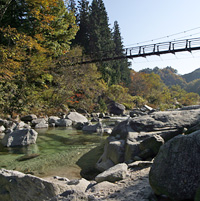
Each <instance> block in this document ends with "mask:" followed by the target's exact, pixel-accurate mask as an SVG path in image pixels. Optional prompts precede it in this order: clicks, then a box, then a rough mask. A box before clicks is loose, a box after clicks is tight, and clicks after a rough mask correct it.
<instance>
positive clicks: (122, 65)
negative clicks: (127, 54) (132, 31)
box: [113, 21, 130, 85]
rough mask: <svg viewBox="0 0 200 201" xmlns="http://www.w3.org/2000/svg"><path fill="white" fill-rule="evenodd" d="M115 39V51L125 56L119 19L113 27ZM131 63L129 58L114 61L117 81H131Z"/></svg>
mask: <svg viewBox="0 0 200 201" xmlns="http://www.w3.org/2000/svg"><path fill="white" fill-rule="evenodd" d="M113 41H114V44H115V49H114V53H115V55H116V56H124V49H123V48H124V46H123V43H122V37H121V33H120V27H119V24H118V22H117V21H115V22H114V28H113ZM129 66H130V63H129V62H128V59H122V60H117V61H114V62H113V68H114V69H115V77H116V82H117V83H120V82H122V83H125V84H126V85H128V84H129V83H130V70H129V68H128V67H129Z"/></svg>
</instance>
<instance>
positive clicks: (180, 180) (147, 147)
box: [0, 106, 200, 201]
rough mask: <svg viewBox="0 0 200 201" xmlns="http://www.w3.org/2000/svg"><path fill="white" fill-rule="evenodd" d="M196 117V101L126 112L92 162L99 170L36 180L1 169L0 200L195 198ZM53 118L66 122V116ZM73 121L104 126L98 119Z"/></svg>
mask: <svg viewBox="0 0 200 201" xmlns="http://www.w3.org/2000/svg"><path fill="white" fill-rule="evenodd" d="M199 120H200V106H191V107H185V108H182V109H180V110H174V111H165V112H152V111H151V112H150V113H145V114H143V113H141V112H140V113H139V114H138V113H135V114H131V115H130V117H128V116H127V118H126V119H125V120H123V121H121V122H118V124H117V125H116V126H115V127H114V129H113V130H112V132H111V134H110V136H109V137H108V138H107V140H106V143H105V146H104V151H103V150H102V155H101V157H100V158H99V160H98V162H97V163H96V166H95V168H96V169H97V170H98V171H100V172H101V173H99V174H97V175H96V177H95V178H94V179H92V180H86V179H84V178H82V179H71V180H69V178H66V177H60V176H58V175H55V176H54V177H46V178H43V179H41V178H38V177H35V176H32V175H26V174H23V173H20V172H17V171H13V170H6V169H2V170H0V200H5V201H10V200H11V201H12V200H13V201H14V200H22V201H23V200H30V201H32V200H34V201H35V200H38V201H41V200H49V201H56V200H63V201H64V200H133V201H134V200H136V201H145V200H146V201H147V200H148V201H149V200H151V201H158V200H163V201H164V200H166V201H169V200H170V199H171V200H175V201H183V200H195V201H198V200H200V199H199V194H200V193H199V192H200V191H199V189H200V179H199V176H198V175H199V172H198V167H199V164H200V161H199V158H200V157H198V156H199V149H200V137H199V136H200V132H199V130H200V126H199ZM56 121H58V122H65V125H66V124H69V119H67V121H65V120H58V119H55V122H56ZM70 121H72V120H70ZM70 124H71V123H70ZM72 125H73V121H72ZM76 126H78V127H77V128H79V129H86V128H87V129H88V130H90V131H91V129H95V130H98V129H100V130H101V131H102V130H103V129H104V128H103V127H102V124H101V122H100V121H98V123H96V124H94V125H90V124H88V122H87V121H86V122H80V123H76ZM84 127H85V128H84ZM14 130H15V129H14ZM18 130H19V129H18ZM9 133H12V132H8V133H6V135H8V134H9ZM29 134H30V133H29ZM12 136H14V135H12ZM6 139H9V136H6ZM9 143H11V141H9ZM11 144H12V143H11ZM9 145H10V144H9ZM187 161H188V162H187ZM166 164H167V165H166ZM27 186H29V188H28V189H27ZM16 187H17V188H16Z"/></svg>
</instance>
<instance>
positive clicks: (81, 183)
mask: <svg viewBox="0 0 200 201" xmlns="http://www.w3.org/2000/svg"><path fill="white" fill-rule="evenodd" d="M67 185H70V187H71V189H73V190H75V191H78V192H85V191H86V190H87V188H88V186H89V185H90V182H89V181H88V180H86V179H84V178H82V179H77V180H71V181H68V182H67Z"/></svg>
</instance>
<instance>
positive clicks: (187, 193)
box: [149, 131, 200, 201]
mask: <svg viewBox="0 0 200 201" xmlns="http://www.w3.org/2000/svg"><path fill="white" fill-rule="evenodd" d="M199 150H200V131H196V132H194V133H192V134H190V135H180V136H177V137H175V138H173V139H171V140H170V141H168V142H167V143H166V144H164V145H163V146H162V147H161V148H160V151H159V153H158V155H157V156H156V158H155V160H154V163H153V166H152V168H151V170H150V174H149V181H150V184H151V187H152V188H153V190H154V192H155V193H156V194H158V195H162V194H164V195H167V196H168V197H170V198H171V199H173V200H177V201H179V200H185V199H188V200H193V199H194V197H195V194H196V191H197V189H198V188H199V187H200V169H199V166H200V152H199Z"/></svg>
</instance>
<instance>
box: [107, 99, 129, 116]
mask: <svg viewBox="0 0 200 201" xmlns="http://www.w3.org/2000/svg"><path fill="white" fill-rule="evenodd" d="M108 109H109V113H110V114H114V115H123V114H124V112H125V109H126V108H125V106H124V105H122V104H119V103H116V102H114V101H111V102H110V103H109V105H108Z"/></svg>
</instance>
